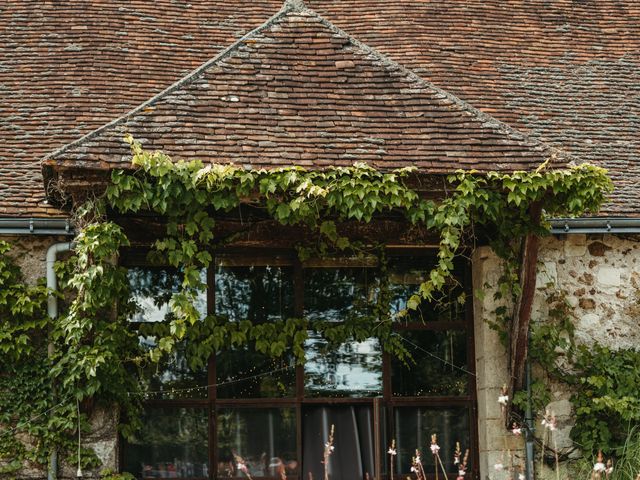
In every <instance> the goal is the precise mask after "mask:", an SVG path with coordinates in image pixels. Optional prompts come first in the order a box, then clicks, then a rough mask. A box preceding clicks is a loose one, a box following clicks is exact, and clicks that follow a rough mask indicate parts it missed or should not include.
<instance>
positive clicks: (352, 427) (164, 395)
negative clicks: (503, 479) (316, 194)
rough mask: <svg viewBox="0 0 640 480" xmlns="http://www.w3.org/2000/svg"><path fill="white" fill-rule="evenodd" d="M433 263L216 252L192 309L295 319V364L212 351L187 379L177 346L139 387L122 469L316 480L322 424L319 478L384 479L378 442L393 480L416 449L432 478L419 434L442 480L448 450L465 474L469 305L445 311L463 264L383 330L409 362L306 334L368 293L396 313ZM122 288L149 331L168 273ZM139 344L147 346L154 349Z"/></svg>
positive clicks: (370, 347) (166, 290)
mask: <svg viewBox="0 0 640 480" xmlns="http://www.w3.org/2000/svg"><path fill="white" fill-rule="evenodd" d="M433 261H434V257H433V252H432V251H429V250H426V249H416V250H407V251H394V250H389V251H388V254H387V262H386V266H385V268H384V269H381V268H380V266H379V265H378V264H377V262H376V261H373V260H361V259H359V260H353V259H336V260H322V261H315V262H306V263H300V262H299V261H298V260H297V259H296V257H295V255H293V254H291V255H283V254H281V253H280V254H277V255H276V254H273V255H266V254H265V252H264V251H261V253H260V256H256V255H252V254H250V253H248V252H242V254H237V255H232V254H229V253H226V254H219V255H217V256H216V257H215V261H214V264H213V265H212V268H211V271H210V272H203V273H202V275H203V277H202V278H203V280H205V279H206V283H207V285H208V286H209V291H208V292H207V293H206V294H203V295H202V298H201V299H200V302H199V303H200V307H201V311H202V314H203V315H205V314H206V313H207V312H208V313H215V314H216V315H221V316H225V317H226V318H228V320H229V321H239V320H243V319H249V320H251V321H252V322H272V321H274V320H277V319H286V318H289V317H301V316H304V317H306V318H307V319H308V320H309V322H310V324H311V328H312V330H310V331H309V335H308V339H307V342H306V346H305V352H306V362H305V364H304V365H303V366H299V365H296V364H295V362H294V361H293V359H292V358H291V357H290V356H287V355H284V356H283V357H282V358H280V359H276V360H274V359H271V358H269V357H266V356H264V355H262V354H260V353H258V352H256V351H255V350H254V349H253V348H251V346H248V347H246V348H242V349H232V350H225V351H221V352H219V353H217V354H216V355H213V356H212V357H211V358H210V359H209V362H208V365H207V366H206V368H202V369H198V370H196V371H193V370H191V369H189V367H188V363H187V362H186V357H185V348H186V346H184V345H181V346H180V347H179V348H178V349H177V350H176V352H175V354H174V355H173V356H172V357H171V358H169V359H167V360H165V361H164V363H163V364H161V365H159V366H154V367H153V368H152V371H150V372H149V375H148V377H146V379H145V381H146V382H147V387H148V389H149V391H150V392H152V394H150V395H149V399H148V400H146V402H145V415H144V417H143V418H142V422H143V425H144V427H143V429H142V430H141V431H140V433H139V434H138V435H137V437H136V438H134V439H132V440H130V441H129V442H124V444H123V448H122V449H121V451H122V459H121V460H122V462H121V465H122V467H123V470H125V471H128V472H130V473H133V474H134V475H136V476H137V477H139V478H165V477H168V478H194V479H195V478H248V476H249V475H250V476H251V477H252V478H274V479H280V480H282V479H283V478H285V477H286V478H289V479H299V480H309V479H311V478H315V479H321V478H323V474H324V466H323V463H322V455H323V449H324V444H325V442H326V441H327V438H328V435H329V430H330V428H331V425H335V451H334V453H333V454H332V456H331V460H330V464H329V471H330V477H331V479H332V480H342V479H344V480H354V479H355V480H357V479H374V478H386V476H387V471H388V469H389V457H388V455H387V454H386V451H387V448H388V445H389V444H390V443H391V440H392V439H393V440H395V442H396V445H397V452H398V454H397V455H396V456H395V457H394V459H393V461H394V462H395V463H394V466H393V470H394V472H395V473H396V475H397V476H398V478H406V476H407V475H409V474H410V467H411V457H412V456H413V455H414V453H415V450H416V448H420V449H421V450H422V451H423V452H424V454H423V459H424V463H425V469H426V470H427V473H429V472H430V471H431V472H433V471H434V468H433V467H434V465H433V458H432V457H431V455H427V453H429V447H428V443H429V440H430V438H431V434H432V433H436V434H438V438H439V443H440V446H441V451H440V452H441V457H442V462H443V464H444V466H445V468H446V469H447V470H449V471H451V472H452V473H454V472H457V470H456V467H455V466H454V464H453V452H454V448H455V444H456V442H460V443H461V445H462V448H463V449H466V448H469V449H470V450H471V452H473V454H472V455H471V463H472V470H473V471H476V465H477V461H476V450H477V449H476V434H475V423H474V408H473V407H474V404H475V399H474V390H475V389H474V375H473V365H474V362H473V358H474V356H473V349H472V348H473V343H472V340H473V339H472V330H471V325H472V323H471V317H470V315H469V307H468V306H467V305H463V304H462V303H459V302H458V301H457V298H458V297H459V296H460V294H462V293H465V292H466V291H467V288H466V285H468V284H469V282H468V276H467V272H466V268H465V267H464V266H460V268H459V269H458V272H457V278H458V282H455V283H452V284H451V285H450V286H449V287H448V288H447V289H446V292H445V293H444V294H443V295H442V297H441V298H440V299H438V301H437V302H434V303H432V304H426V303H425V304H423V305H420V308H419V309H418V310H417V311H416V312H413V313H411V314H410V315H405V316H403V317H399V318H398V320H397V321H396V326H395V334H396V335H398V339H399V340H400V341H401V342H402V344H403V345H404V346H405V347H406V349H407V350H408V351H409V352H410V354H411V356H412V357H413V361H410V362H401V361H398V360H396V359H393V358H391V357H390V356H389V355H388V354H386V353H384V349H383V346H382V345H381V344H380V341H379V340H378V339H377V338H373V337H371V338H366V335H365V336H364V337H363V338H362V339H361V341H358V342H347V343H345V344H342V345H340V346H337V347H336V346H331V345H329V344H327V342H326V341H325V340H323V339H322V338H321V337H320V336H319V335H318V334H316V333H314V331H313V325H314V322H331V323H335V324H336V325H339V324H340V322H344V321H345V320H347V319H349V318H350V316H358V315H363V314H367V315H369V314H371V313H372V312H373V311H374V309H373V308H372V306H373V305H374V304H375V303H376V301H377V300H378V299H379V296H380V295H381V285H387V286H388V287H387V289H386V290H385V292H386V293H387V294H388V297H390V302H389V303H390V308H391V313H392V314H394V315H395V314H397V313H398V312H400V311H401V310H403V309H404V308H405V306H406V304H405V302H406V299H407V298H408V297H409V296H410V295H411V294H412V293H414V292H415V290H416V288H417V287H418V286H419V285H420V283H421V282H422V281H424V279H425V276H426V275H428V272H429V271H430V269H431V266H432V265H433ZM382 271H384V272H385V275H386V276H387V277H386V278H385V279H382V278H381V275H382V273H381V272H382ZM129 278H130V281H131V285H132V287H133V291H134V296H135V300H136V302H137V303H138V304H139V305H140V307H141V308H140V312H139V313H138V314H137V315H136V316H135V318H133V319H132V320H133V322H134V323H139V322H155V321H161V320H162V319H163V318H164V316H165V315H166V314H167V312H168V309H167V302H168V299H169V297H170V295H171V293H172V292H173V291H175V289H176V288H177V286H178V285H179V282H180V274H179V272H177V271H172V270H170V269H162V268H148V267H144V266H131V267H130V269H129ZM140 341H141V342H142V344H143V345H148V346H153V345H154V342H155V339H154V338H152V337H145V336H140ZM470 477H471V476H470V475H469V476H467V478H468V479H469V478H470Z"/></svg>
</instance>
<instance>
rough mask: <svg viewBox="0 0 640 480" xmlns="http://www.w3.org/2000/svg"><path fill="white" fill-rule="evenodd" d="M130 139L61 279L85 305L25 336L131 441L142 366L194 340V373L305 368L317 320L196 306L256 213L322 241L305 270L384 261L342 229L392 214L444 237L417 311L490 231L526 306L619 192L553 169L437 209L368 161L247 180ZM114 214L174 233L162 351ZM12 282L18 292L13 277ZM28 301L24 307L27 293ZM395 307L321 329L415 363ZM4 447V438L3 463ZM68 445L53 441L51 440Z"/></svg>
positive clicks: (507, 280) (475, 190)
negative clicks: (145, 329) (529, 278)
mask: <svg viewBox="0 0 640 480" xmlns="http://www.w3.org/2000/svg"><path fill="white" fill-rule="evenodd" d="M127 141H128V142H129V143H130V145H131V149H132V168H131V169H127V170H114V171H113V172H112V174H111V181H110V184H109V186H108V188H107V190H106V192H105V194H104V195H103V196H101V197H100V198H98V199H96V200H93V201H91V202H87V203H86V204H84V205H82V206H81V207H79V208H78V209H77V221H76V226H77V228H78V230H79V234H78V236H77V238H76V245H77V246H76V250H75V255H74V256H73V257H72V258H71V259H70V260H69V261H68V262H66V264H65V265H64V266H63V268H62V270H61V274H63V276H64V281H63V287H64V288H65V289H66V290H67V292H68V293H69V295H70V298H71V299H72V300H71V302H70V305H69V308H68V311H67V312H66V313H65V314H64V315H61V316H60V317H59V318H58V319H56V320H55V321H52V320H42V321H44V322H49V323H50V324H49V325H46V326H40V324H38V326H39V327H38V328H37V329H36V328H31V329H27V330H25V335H27V336H28V337H29V338H32V337H33V338H36V337H37V336H38V335H42V333H41V332H42V331H46V330H49V331H51V332H52V333H51V336H52V338H51V339H52V341H54V342H55V344H56V355H55V357H54V358H53V359H52V360H53V366H52V368H50V369H43V371H42V372H41V373H40V375H42V376H43V377H44V378H41V379H40V380H39V381H41V382H43V383H44V382H46V383H47V384H50V383H51V382H54V383H55V384H56V385H58V396H59V398H61V399H64V400H66V399H68V401H69V402H70V405H74V404H75V403H74V402H75V401H76V399H80V400H82V399H85V398H96V399H98V400H102V401H104V402H111V403H114V404H118V405H119V406H120V407H121V408H122V411H123V422H122V424H123V428H124V429H125V431H124V433H125V434H127V433H130V432H131V431H132V429H135V427H136V415H135V412H136V411H137V410H136V409H138V408H139V400H138V398H139V397H136V395H135V392H136V391H142V390H141V389H142V387H141V386H140V384H139V382H138V383H136V378H137V377H136V375H137V374H139V369H140V366H141V365H143V364H144V363H145V362H148V361H159V360H160V359H161V358H162V357H163V356H164V355H167V354H170V353H172V352H173V351H174V350H175V349H176V348H177V346H178V344H179V343H180V342H182V341H183V340H185V339H189V340H191V341H190V342H188V344H190V345H193V346H194V347H193V349H192V350H193V351H192V352H191V360H190V361H191V365H192V366H197V365H198V364H199V363H200V362H203V361H204V359H205V358H206V357H207V356H208V355H210V354H211V353H212V352H215V351H219V350H221V349H225V348H237V347H242V346H245V345H247V344H251V345H253V346H254V347H255V348H256V349H257V350H258V351H260V352H261V353H265V354H268V355H270V356H273V357H279V356H282V355H284V354H285V353H286V352H287V351H292V352H293V354H294V355H295V356H296V357H297V358H298V360H300V361H301V360H303V358H304V349H303V345H304V342H305V340H306V338H307V329H308V328H309V324H308V322H306V321H305V319H287V320H283V321H281V322H274V323H273V324H253V323H252V322H251V321H249V320H243V321H240V322H230V321H227V320H225V319H223V318H218V317H215V316H210V317H207V318H205V319H202V318H201V314H200V312H199V311H198V309H197V307H196V298H197V296H198V293H199V292H200V291H201V290H202V289H204V288H205V285H204V284H203V283H202V280H201V277H200V271H201V270H202V269H206V268H208V267H209V266H210V264H211V262H212V260H213V258H212V253H211V252H212V246H215V247H220V246H223V245H224V243H225V242H228V241H232V240H233V237H231V238H225V239H220V238H218V237H217V236H216V225H217V223H216V222H217V221H218V219H219V218H220V217H221V216H224V215H229V214H230V213H232V212H234V211H238V210H239V209H242V208H247V207H248V208H251V209H253V210H255V211H257V212H260V215H261V216H262V217H264V218H267V219H269V220H271V221H274V222H276V223H277V224H279V225H283V226H293V227H297V228H300V229H302V230H304V231H306V232H308V233H309V235H308V238H312V239H313V241H312V242H305V243H303V244H300V245H298V252H299V255H300V256H301V257H303V258H304V257H308V256H312V255H314V256H324V255H335V254H339V255H357V254H362V253H365V252H366V253H370V252H371V251H374V252H376V251H377V252H380V255H383V248H382V246H381V245H367V244H364V243H363V242H361V241H360V240H359V239H355V238H352V237H350V236H349V235H347V234H345V230H344V229H342V228H340V225H341V224H344V223H349V222H356V223H363V224H369V223H371V222H373V221H374V220H375V219H377V218H379V217H380V216H385V215H387V216H388V215H392V216H394V218H401V219H403V221H404V222H406V224H407V225H408V226H410V227H411V228H415V229H416V231H417V232H424V233H425V236H426V235H429V238H430V239H431V238H433V237H434V236H435V238H437V243H438V248H437V261H436V264H435V266H434V268H433V269H432V270H431V272H429V275H428V278H427V280H426V281H425V282H424V283H423V284H422V285H420V287H419V289H418V290H417V291H416V292H415V294H414V295H413V296H411V298H409V299H408V302H407V306H408V308H409V309H415V308H418V306H419V305H420V303H421V302H423V301H434V300H437V299H438V298H439V292H441V291H442V290H443V289H444V288H445V287H446V286H447V284H448V282H450V281H451V280H452V278H453V270H454V261H455V259H456V257H457V256H458V255H461V254H462V252H463V251H464V249H465V248H468V247H469V246H470V245H473V242H474V241H475V240H476V239H477V238H478V237H479V236H480V235H481V232H485V233H486V234H487V238H488V239H489V242H490V245H491V246H492V247H493V249H494V250H495V251H496V253H497V254H498V255H499V256H500V257H501V258H503V259H504V260H505V275H504V276H503V283H504V287H505V289H506V290H505V291H510V292H511V294H514V295H517V294H518V293H519V292H518V289H519V278H518V269H517V265H518V256H519V252H520V246H521V243H522V241H523V239H524V238H526V236H527V235H536V236H537V235H543V234H545V233H546V232H548V227H549V226H548V223H547V221H546V219H548V218H552V217H558V216H579V215H584V214H587V213H593V212H596V211H597V210H598V209H599V207H600V205H601V204H602V203H603V201H604V200H605V196H606V194H607V193H608V192H610V191H611V188H612V185H611V181H610V180H609V178H608V177H607V175H606V172H605V170H603V169H601V168H599V167H595V166H592V165H589V164H582V165H575V166H569V167H567V168H565V169H553V168H550V167H549V166H548V165H547V164H543V165H541V166H540V168H539V169H538V170H536V171H531V172H513V173H501V172H489V173H482V174H481V173H479V172H474V171H458V172H455V173H454V174H451V175H449V176H447V177H445V178H444V180H443V181H444V187H446V188H444V189H443V191H446V194H445V195H444V196H443V197H442V198H439V199H428V198H425V197H424V196H422V195H421V193H420V192H419V190H418V189H417V188H416V186H415V185H416V179H419V178H420V176H419V172H418V171H417V170H415V169H412V168H403V169H397V170H392V171H385V172H383V171H379V170H376V169H374V168H372V167H370V166H367V165H366V164H363V163H356V164H354V165H353V166H351V167H330V168H327V169H324V170H306V169H303V168H300V167H287V168H276V169H270V170H247V169H244V168H241V167H238V166H234V165H219V164H215V165H203V164H202V163H201V162H198V161H189V162H184V161H180V162H173V161H172V160H171V159H170V157H169V156H168V155H166V154H165V153H163V152H158V151H156V152H150V151H146V150H144V149H143V148H142V146H141V145H140V144H139V143H138V142H136V141H134V140H133V138H131V137H128V138H127ZM531 205H539V206H540V207H541V218H540V221H539V222H538V221H532V216H531ZM107 212H109V213H110V214H117V215H131V216H138V215H149V214H150V215H155V216H157V217H161V218H163V219H165V223H164V224H163V225H164V226H163V229H164V231H163V232H162V234H161V236H160V238H157V239H156V240H155V241H154V243H153V245H152V248H151V255H152V256H153V257H154V258H155V259H156V260H157V261H159V262H160V263H162V264H166V265H170V266H173V267H176V268H178V269H179V270H180V271H181V272H182V275H183V280H182V286H181V289H180V291H179V292H177V293H175V294H173V295H172V297H171V300H170V309H171V313H172V314H171V318H170V320H169V321H167V322H165V323H162V324H159V325H155V326H152V327H149V328H152V329H155V330H154V332H153V334H155V335H156V336H157V339H158V340H157V348H155V349H153V350H152V351H151V352H150V353H149V352H146V351H144V350H143V349H142V348H141V347H140V345H139V342H138V339H137V333H135V332H132V331H131V329H130V326H129V318H130V317H131V315H132V312H133V311H134V310H135V308H136V307H135V305H134V304H133V302H132V300H131V295H130V291H129V285H128V281H127V276H126V270H125V269H124V268H123V267H121V266H119V265H118V261H117V259H118V255H119V253H120V252H121V250H122V249H123V248H126V247H128V246H129V245H130V242H129V238H128V236H127V232H125V230H124V229H123V228H122V227H121V226H120V225H118V224H117V223H116V222H114V221H113V219H112V218H110V216H109V215H107ZM5 281H9V282H13V281H14V280H13V277H11V278H8V280H5ZM12 294H13V293H12ZM15 295H17V296H18V297H20V298H22V296H23V294H22V293H20V292H15ZM459 300H460V301H464V298H460V299H459ZM11 301H12V302H15V301H19V298H16V299H12V300H11ZM386 301H388V296H386V295H384V294H381V295H379V299H378V302H377V304H376V306H375V308H373V309H372V313H371V314H370V315H368V316H366V317H357V318H353V319H348V321H346V322H345V323H344V324H342V325H328V324H327V325H322V324H319V326H318V327H316V328H317V329H318V331H319V334H320V335H322V336H323V337H324V338H325V339H328V340H329V341H330V342H332V343H342V342H345V341H349V340H362V339H363V337H369V336H375V337H378V338H379V339H380V342H381V345H382V346H383V348H384V349H385V350H386V351H387V352H389V353H391V354H393V355H396V356H397V357H400V358H404V359H405V360H408V358H407V356H406V350H405V349H404V347H403V345H402V343H401V340H399V339H398V338H397V336H395V335H393V328H392V327H393V322H394V321H401V320H402V319H401V318H400V319H394V318H391V317H390V314H389V309H388V305H386V304H385V302H386ZM7 302H8V300H7ZM5 305H6V303H5ZM0 306H1V305H0ZM5 308H8V307H6V306H5ZM0 321H2V322H5V323H7V325H6V326H7V328H9V329H10V331H11V329H13V330H15V329H17V328H22V327H19V326H18V324H17V323H16V322H17V320H14V319H13V318H12V317H11V316H3V317H2V319H1V320H0ZM39 321H40V320H39ZM3 326H4V325H3ZM40 327H42V328H40ZM24 328H26V327H24ZM23 348H27V347H26V346H25V347H22V346H20V345H17V344H15V342H14V341H13V339H12V338H10V337H5V336H3V337H0V350H11V351H15V352H16V353H15V354H12V355H13V357H15V358H17V359H18V362H23V363H24V362H27V358H26V356H25V355H23V356H22V357H21V356H20V355H18V353H17V352H20V351H21V349H23ZM6 368H8V365H2V371H3V372H5V371H6ZM132 392H134V395H132V394H131V393H132ZM74 412H75V410H74V409H73V408H72V407H70V408H61V409H59V410H55V411H54V412H53V413H54V417H55V416H60V419H59V424H60V425H62V426H63V428H62V431H63V432H64V431H67V430H68V431H69V433H73V429H72V427H71V425H74V423H73V421H74V415H76V414H75V413H74ZM12 415H13V416H12ZM20 415H21V414H20V413H19V412H17V411H16V412H13V413H10V414H7V415H6V416H5V417H4V419H3V423H5V424H11V423H15V422H16V421H17V418H18V417H19V416H20ZM18 425H19V423H18ZM65 429H66V430H65ZM23 430H24V432H26V433H27V434H28V435H31V436H35V437H37V436H38V435H41V433H42V432H41V429H35V428H31V427H29V426H28V425H25V426H24V427H23ZM4 438H5V437H2V436H0V452H2V451H3V450H2V445H3V444H4V442H5V440H4ZM54 440H55V439H53V438H50V436H49V437H47V442H54ZM60 442H61V441H60ZM60 442H59V443H60ZM42 445H43V446H42V447H38V448H40V450H38V452H40V454H39V455H34V456H33V458H37V459H42V458H43V456H42V452H43V451H44V450H46V448H48V445H49V443H47V444H42ZM43 449H44V450H43ZM5 451H6V450H5ZM87 461H88V460H87Z"/></svg>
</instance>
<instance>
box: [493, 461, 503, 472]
mask: <svg viewBox="0 0 640 480" xmlns="http://www.w3.org/2000/svg"><path fill="white" fill-rule="evenodd" d="M493 468H495V469H496V472H501V471H502V470H504V465H502V463H499V462H498V463H496V464H495V465H494V466H493Z"/></svg>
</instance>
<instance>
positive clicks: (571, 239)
mask: <svg viewBox="0 0 640 480" xmlns="http://www.w3.org/2000/svg"><path fill="white" fill-rule="evenodd" d="M586 253H587V238H586V236H585V235H568V236H567V239H566V241H565V242H564V254H565V256H566V257H582V256H584V255H585V254H586Z"/></svg>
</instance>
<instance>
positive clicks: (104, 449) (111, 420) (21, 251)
mask: <svg viewBox="0 0 640 480" xmlns="http://www.w3.org/2000/svg"><path fill="white" fill-rule="evenodd" d="M0 240H4V241H6V242H9V243H11V245H13V248H12V249H11V250H10V252H9V254H10V255H11V256H12V257H13V258H14V259H15V261H16V264H17V265H18V266H19V267H20V268H21V269H22V273H23V276H24V280H25V282H26V283H28V284H31V285H34V284H36V283H37V282H38V280H40V279H44V278H45V276H46V264H45V262H46V255H47V249H48V248H49V247H50V246H51V245H53V244H54V243H58V242H68V241H69V237H48V236H37V235H29V236H0ZM36 414H37V412H34V415H36ZM117 414H118V413H117V411H116V410H114V409H112V408H108V407H97V408H95V409H94V410H93V411H92V413H91V416H90V418H89V422H90V424H91V426H92V429H91V430H92V431H91V433H89V434H87V435H86V438H84V440H83V441H82V445H83V447H89V448H93V450H94V451H95V452H96V454H97V456H98V458H100V460H101V461H102V463H103V465H104V468H110V469H116V468H117V466H118V465H117V457H118V456H117V446H118V434H117ZM0 466H1V462H0ZM84 473H85V476H86V477H89V478H90V477H92V476H93V477H95V476H96V475H97V473H98V472H90V471H87V472H84ZM16 476H17V477H18V478H29V479H43V478H46V477H47V472H46V469H43V468H36V467H34V466H33V465H28V466H26V468H24V469H23V470H22V471H20V472H19V473H18V475H16ZM0 477H2V475H0ZM59 478H70V479H71V478H73V479H75V478H76V468H75V467H71V466H69V465H67V464H65V463H64V462H62V464H61V465H60V469H59Z"/></svg>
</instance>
